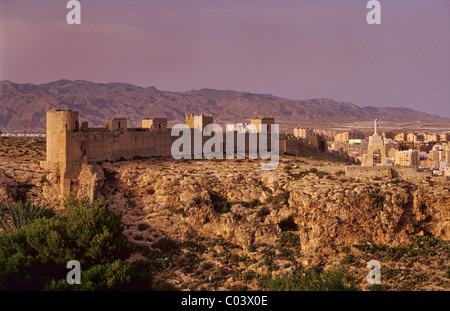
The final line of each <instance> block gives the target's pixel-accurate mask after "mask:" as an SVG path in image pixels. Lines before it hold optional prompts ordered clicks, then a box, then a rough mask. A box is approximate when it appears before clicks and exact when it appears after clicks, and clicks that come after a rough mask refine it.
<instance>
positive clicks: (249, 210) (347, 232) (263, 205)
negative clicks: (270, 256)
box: [104, 161, 450, 257]
mask: <svg viewBox="0 0 450 311" xmlns="http://www.w3.org/2000/svg"><path fill="white" fill-rule="evenodd" d="M283 165H284V166H285V165H286V164H282V165H281V166H280V168H279V169H277V170H276V171H262V170H260V167H259V163H258V162H257V161H255V162H251V161H245V162H241V163H239V162H231V161H223V162H218V161H217V162H200V161H198V162H194V161H192V162H189V163H182V164H178V163H175V162H171V161H162V162H158V161H150V162H138V163H136V162H135V163H125V162H123V163H117V164H108V165H104V170H105V171H106V172H107V173H106V175H107V178H106V182H105V187H106V188H105V189H104V194H105V195H106V196H107V198H108V199H109V200H110V201H111V202H112V206H113V208H114V209H115V210H117V211H123V212H125V216H124V217H125V219H126V218H127V217H130V218H133V217H137V215H141V217H142V216H143V220H145V222H147V223H148V225H149V226H150V227H151V228H154V229H155V230H162V231H164V232H165V233H166V234H169V235H171V236H173V238H175V239H184V238H188V237H190V236H193V235H210V236H222V237H224V238H226V239H229V240H230V241H231V242H233V243H236V244H237V245H239V246H241V247H242V248H244V249H246V248H248V247H249V246H250V245H252V244H255V243H256V244H257V243H262V242H264V243H269V244H270V243H275V242H276V240H277V237H278V236H279V235H280V233H282V232H283V231H290V232H295V233H297V234H298V235H299V236H300V242H301V248H302V252H303V253H304V255H311V256H313V257H316V256H317V255H318V256H319V257H323V256H322V255H333V254H335V253H336V252H337V249H338V248H342V247H345V246H352V245H354V244H355V243H360V242H361V241H367V242H371V243H383V244H390V245H397V244H401V243H404V242H407V241H409V239H410V237H411V236H412V235H431V236H433V237H437V238H440V239H444V240H449V239H450V184H449V182H447V181H444V180H433V181H430V180H415V181H413V180H386V181H370V180H358V179H355V178H351V177H347V176H343V175H342V174H341V173H340V172H339V167H317V169H318V170H319V172H321V171H323V172H327V171H328V172H329V173H328V174H326V175H323V177H321V176H320V175H321V174H320V173H319V174H317V173H314V172H310V173H307V174H304V176H296V175H298V173H300V172H302V171H303V172H304V171H306V170H309V169H311V166H310V165H307V166H306V165H305V166H302V165H301V164H300V165H299V166H298V168H293V169H290V170H289V171H287V170H283ZM333 171H334V173H333ZM336 173H337V174H336ZM130 202H133V203H131V205H130ZM133 211H139V213H138V212H136V213H133ZM173 211H178V212H176V213H174V212H173Z"/></svg>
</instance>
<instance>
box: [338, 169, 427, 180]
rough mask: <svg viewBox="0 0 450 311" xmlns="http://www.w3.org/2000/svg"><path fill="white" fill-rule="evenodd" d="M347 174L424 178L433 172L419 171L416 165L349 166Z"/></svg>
mask: <svg viewBox="0 0 450 311" xmlns="http://www.w3.org/2000/svg"><path fill="white" fill-rule="evenodd" d="M345 174H346V175H347V176H350V177H353V178H374V177H378V178H397V177H398V178H403V179H408V178H424V177H426V176H431V175H432V174H431V172H420V171H419V172H418V171H417V169H416V168H415V167H406V166H405V167H403V166H394V167H382V166H373V167H372V166H347V167H346V168H345Z"/></svg>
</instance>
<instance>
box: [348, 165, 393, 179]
mask: <svg viewBox="0 0 450 311" xmlns="http://www.w3.org/2000/svg"><path fill="white" fill-rule="evenodd" d="M345 175H346V176H350V177H353V178H391V168H390V167H382V166H346V167H345Z"/></svg>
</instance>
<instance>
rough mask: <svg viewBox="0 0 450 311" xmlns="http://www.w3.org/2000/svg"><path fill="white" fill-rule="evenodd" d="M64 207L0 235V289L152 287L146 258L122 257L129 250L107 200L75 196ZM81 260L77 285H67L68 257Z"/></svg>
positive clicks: (121, 226) (149, 265) (118, 288)
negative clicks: (142, 259)
mask: <svg viewBox="0 0 450 311" xmlns="http://www.w3.org/2000/svg"><path fill="white" fill-rule="evenodd" d="M64 206H65V209H64V210H63V211H62V212H60V213H57V214H55V215H53V216H52V217H48V214H46V213H44V215H45V216H46V217H40V216H39V215H36V218H35V219H33V220H32V221H27V222H26V223H25V225H23V226H20V227H17V228H15V230H8V231H5V232H4V233H2V234H0V290H44V289H48V290H67V289H71V290H122V289H141V290H146V289H150V287H151V286H150V285H151V281H152V275H153V274H152V266H151V264H150V263H149V262H133V263H130V262H125V261H124V259H126V258H128V257H129V254H130V251H129V248H128V243H127V240H126V238H125V236H124V235H123V223H122V216H121V215H120V214H119V215H118V214H114V213H113V212H111V211H109V210H108V202H107V201H106V200H104V199H102V198H101V199H98V200H97V201H95V202H94V203H92V204H91V203H90V202H89V200H88V199H77V198H75V197H74V196H72V195H71V196H69V198H68V199H67V200H66V201H65V203H64ZM70 260H77V261H79V262H80V265H81V282H82V284H81V285H69V284H68V283H67V281H66V275H67V273H68V272H69V270H68V269H67V268H66V264H67V262H69V261H70Z"/></svg>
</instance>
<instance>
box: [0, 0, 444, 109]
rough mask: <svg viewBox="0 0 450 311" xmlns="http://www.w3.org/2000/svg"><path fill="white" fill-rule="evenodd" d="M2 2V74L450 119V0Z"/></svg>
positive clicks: (27, 79) (18, 79) (36, 80)
mask: <svg viewBox="0 0 450 311" xmlns="http://www.w3.org/2000/svg"><path fill="white" fill-rule="evenodd" d="M79 1H80V3H81V25H68V24H67V23H66V14H67V12H68V11H69V10H68V9H66V7H65V6H66V3H67V1H66V0H57V1H55V0H53V1H49V0H48V1H46V0H39V1H36V0H0V10H1V11H0V80H10V81H13V82H19V83H23V82H32V83H45V82H50V81H54V80H59V79H71V80H78V79H83V80H88V81H93V82H105V83H107V82H127V83H132V84H136V85H140V86H155V87H156V88H157V89H160V90H168V91H186V90H191V89H200V88H215V89H221V90H227V89H232V90H238V91H248V92H256V93H270V94H273V95H277V96H280V97H286V98H291V99H308V98H331V99H335V100H338V101H349V102H352V103H354V104H356V105H359V106H392V107H396V106H401V107H408V108H412V109H415V110H419V111H424V112H428V113H432V114H438V115H441V116H444V117H450V1H449V0H439V1H437V0H436V1H433V0H426V1H423V0H410V1H402V0H380V3H381V7H382V8H381V13H382V14H381V25H368V24H367V22H366V14H367V12H368V11H369V10H368V9H366V3H367V1H366V0H333V1H325V0H320V1H318V0H315V1H280V0H277V1H275V0H274V1H244V0H239V1H238V0H235V1H233V0H227V1H221V0H211V1H206V0H204V1H190V0H183V1H174V0H165V1H163V0H154V1H153V0H149V1H139V0H127V1H124V0H111V1H105V0H102V1H99V0H79Z"/></svg>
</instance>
